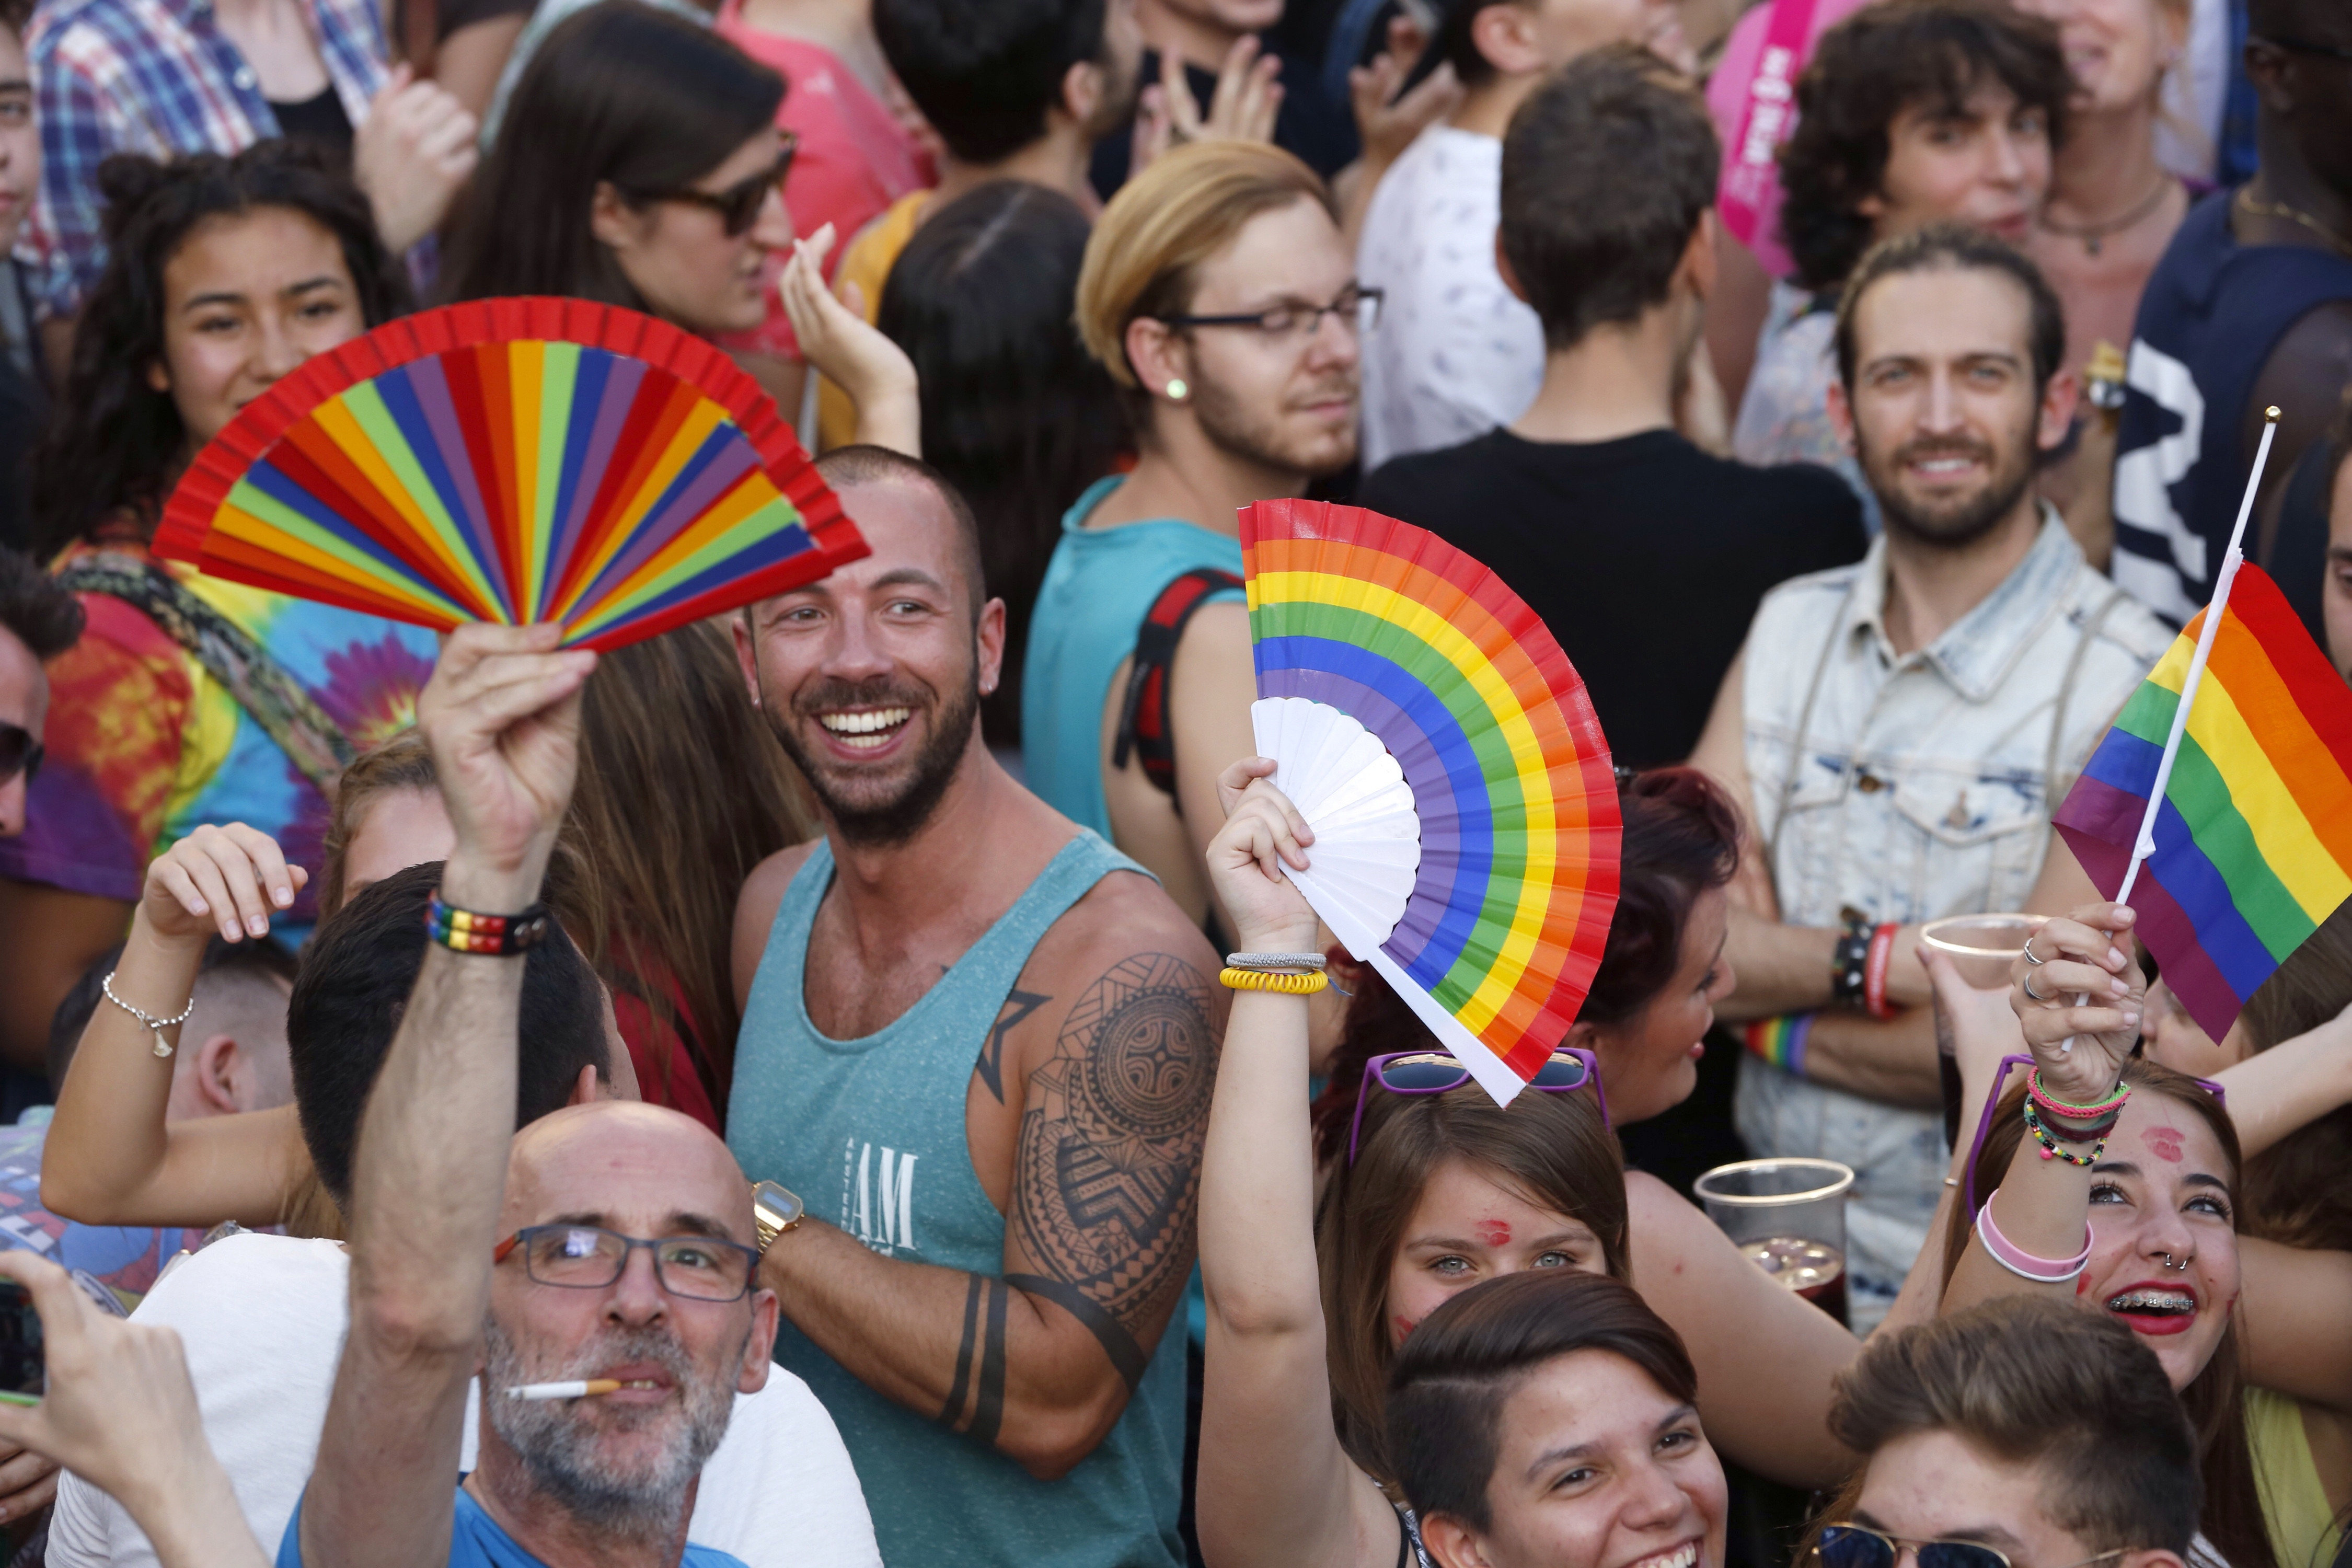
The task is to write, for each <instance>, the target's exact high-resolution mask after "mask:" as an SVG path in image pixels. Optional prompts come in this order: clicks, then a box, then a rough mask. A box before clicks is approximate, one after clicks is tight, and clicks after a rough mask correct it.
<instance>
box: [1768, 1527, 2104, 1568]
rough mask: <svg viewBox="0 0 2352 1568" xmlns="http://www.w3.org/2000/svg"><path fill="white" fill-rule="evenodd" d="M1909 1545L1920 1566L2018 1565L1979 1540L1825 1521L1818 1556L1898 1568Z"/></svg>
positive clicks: (1827, 1561)
mask: <svg viewBox="0 0 2352 1568" xmlns="http://www.w3.org/2000/svg"><path fill="white" fill-rule="evenodd" d="M1906 1546H1907V1547H1909V1548H1910V1549H1911V1550H1912V1552H1914V1553H1916V1558H1917V1562H1918V1565H1919V1568H2014V1564H2012V1563H2011V1562H2010V1560H2009V1558H2008V1556H2007V1554H2006V1553H2003V1552H1996V1551H1994V1550H1993V1549H1992V1548H1991V1547H1990V1546H1987V1545H1984V1544H1983V1543H1982V1542H1975V1541H1906V1540H1905V1539H1904V1538H1903V1537H1901V1536H1898V1535H1885V1534H1881V1533H1880V1532H1879V1531H1875V1530H1872V1529H1870V1528H1868V1527H1867V1526H1865V1525H1860V1524H1825V1525H1823V1526H1822V1539H1821V1544H1820V1546H1819V1547H1818V1548H1817V1549H1816V1551H1815V1552H1814V1555H1815V1556H1817V1557H1819V1558H1820V1559H1821V1564H1822V1568H1895V1563H1896V1562H1897V1561H1899V1560H1900V1559H1901V1557H1902V1555H1903V1549H1904V1548H1905V1547H1906ZM2132 1550H2133V1549H2132V1548H2131V1547H2128V1546H2118V1547H2116V1549H2115V1550H2114V1551H2112V1552H2100V1553H2099V1554H2098V1555H2097V1556H2096V1557H2085V1558H2084V1559H2083V1560H2082V1561H2081V1562H2080V1563H2068V1564H2066V1568H2091V1565H2092V1564H2093V1563H2108V1562H2112V1561H2114V1560H2115V1559H2116V1558H2118V1557H2123V1556H2126V1555H2128V1554H2129V1553H2130V1552H2131V1551H2132Z"/></svg>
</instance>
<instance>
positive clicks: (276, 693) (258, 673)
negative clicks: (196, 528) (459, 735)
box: [58, 552, 352, 791]
mask: <svg viewBox="0 0 2352 1568" xmlns="http://www.w3.org/2000/svg"><path fill="white" fill-rule="evenodd" d="M58 583H60V584H62V585H63V586H65V587H66V588H67V589H68V590H69V591H70V592H73V593H76V594H104V595H108V596H110V597H111V598H116V599H120V600H121V601H122V602H123V603H124V604H126V605H130V606H131V608H132V609H134V610H137V611H138V612H139V613H140V614H141V615H142V616H146V617H147V618H148V619H149V620H151V621H152V622H154V623H155V625H156V626H159V627H161V628H162V629H163V635H164V636H166V637H170V638H171V639H172V640H173V642H175V643H178V644H179V645H180V647H183V648H184V649H185V650H186V651H187V654H188V657H189V658H193V659H194V660H195V661H196V662H197V663H198V664H200V665H202V666H203V667H204V669H205V674H207V675H209V676H211V677H212V678H213V679H215V680H217V681H219V682H220V683H221V685H222V686H224V687H226V689H228V694H229V695H230V696H231V697H234V698H236V704H237V706H238V707H240V708H242V709H244V710H245V711H246V712H247V715H248V716H250V717H251V718H252V720H253V721H254V722H255V723H257V724H258V725H260V726H261V730H262V732H263V733H264V734H266V735H268V737H269V738H270V739H271V740H272V741H274V742H277V743H278V750H279V751H281V752H285V753H286V755H287V758H288V759H289V761H291V762H292V763H293V764H294V765H295V766H296V767H298V768H299V769H301V770H302V773H303V776H304V777H306V778H308V779H309V780H310V782H311V783H312V784H317V785H318V786H319V788H320V790H322V791H323V790H330V789H331V788H332V787H333V784H334V782H335V777H336V775H337V774H339V773H341V772H342V770H343V765H344V764H345V763H349V762H350V761H351V760H352V743H351V742H350V741H348V740H346V739H345V738H344V736H343V732H342V731H341V730H340V729H338V728H337V727H336V725H335V721H333V720H331V719H330V718H328V717H327V715H326V713H325V712H324V711H323V710H320V707H319V704H318V703H317V702H316V701H314V700H312V699H311V696H310V693H309V692H308V691H306V690H304V689H302V685H301V682H299V681H298V680H296V679H294V678H293V676H291V675H289V674H288V673H287V670H286V667H285V666H284V665H281V664H279V663H278V661H277V660H276V659H274V658H270V657H269V653H268V649H266V648H264V647H262V646H261V645H260V644H259V643H257V642H255V641H254V640H253V638H252V637H248V636H247V635H246V632H245V630H244V628H243V627H241V626H237V625H236V623H235V622H233V621H231V620H230V619H229V618H228V617H227V616H224V615H222V614H221V613H220V612H219V611H218V610H215V608H213V607H212V606H211V605H207V604H205V602H204V601H203V600H202V599H199V598H197V597H196V596H195V595H194V594H192V593H190V592H189V591H188V588H187V584H184V583H182V582H181V581H180V580H179V579H178V578H177V577H174V576H173V575H172V574H170V573H169V572H166V571H164V570H163V567H161V566H159V565H157V564H156V563H153V562H152V561H142V560H140V559H139V558H137V557H136V556H130V555H121V554H116V553H113V552H100V553H97V554H94V555H85V556H83V557H82V558H81V559H80V560H79V561H76V562H74V563H72V564H70V565H68V566H67V567H66V568H65V569H64V570H63V571H61V572H59V573H58Z"/></svg>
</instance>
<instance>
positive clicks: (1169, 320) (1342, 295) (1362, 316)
mask: <svg viewBox="0 0 2352 1568" xmlns="http://www.w3.org/2000/svg"><path fill="white" fill-rule="evenodd" d="M1385 298H1387V295H1386V294H1385V293H1384V292H1383V291H1382V290H1381V289H1367V288H1365V287H1363V286H1362V285H1361V284H1359V283H1350V284H1349V285H1348V286H1347V287H1346V288H1345V289H1340V290H1339V298H1338V299H1336V300H1332V301H1331V302H1330V303H1329V304H1328V305H1309V304H1307V303H1306V302H1305V301H1304V300H1295V301H1291V302H1289V303H1286V304H1281V305H1276V306H1275V307H1273V308H1272V309H1271V310H1250V311H1244V312H1243V313H1242V314H1239V315H1233V316H1162V317H1160V325H1162V326H1164V327H1174V328H1185V327H1255V328H1256V329H1257V330H1258V331H1260V332H1263V333H1264V334H1265V336H1267V337H1268V338H1273V339H1276V340H1281V339H1290V338H1297V339H1307V338H1312V337H1313V336H1314V335H1315V334H1316V333H1318V332H1319V331H1322V330H1323V318H1324V317H1326V316H1337V317H1338V318H1339V321H1341V323H1343V324H1344V325H1346V326H1348V327H1349V328H1351V329H1353V330H1354V331H1355V332H1356V334H1357V335H1358V336H1359V337H1360V336H1362V335H1363V334H1364V333H1366V332H1369V331H1371V330H1372V329H1373V328H1374V327H1376V326H1378V325H1380V321H1381V300H1383V299H1385Z"/></svg>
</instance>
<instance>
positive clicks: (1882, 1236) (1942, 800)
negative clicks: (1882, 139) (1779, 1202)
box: [1691, 225, 2170, 1330]
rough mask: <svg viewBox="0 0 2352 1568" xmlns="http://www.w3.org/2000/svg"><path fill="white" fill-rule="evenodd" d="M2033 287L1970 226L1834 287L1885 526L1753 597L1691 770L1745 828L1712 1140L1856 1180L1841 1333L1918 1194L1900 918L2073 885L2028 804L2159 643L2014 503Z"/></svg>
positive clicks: (2026, 418)
mask: <svg viewBox="0 0 2352 1568" xmlns="http://www.w3.org/2000/svg"><path fill="white" fill-rule="evenodd" d="M2065 342H2066V335H2065V323H2064V320H2063V314H2062V312H2061V310H2060V308H2059V304H2058V300H2057V297H2056V296H2055V295H2054V294H2053V293H2052V292H2051V290H2050V287H2049V285H2048V284H2047V283H2045V282H2044V281H2043V280H2042V275H2041V274H2040V273H2039V272H2038V271H2036V270H2035V269H2034V267H2033V264H2032V262H2030V261H2027V260H2026V259H2024V258H2022V257H2021V256H2019V255H2018V254H2017V253H2016V252H2015V251H2013V250H2011V249H2010V248H2009V247H2007V246H2006V245H2004V244H2002V243H2001V242H2000V240H1998V239H1995V238H1992V237H1990V236H1988V235H1985V234H1983V233H1981V232H1979V231H1977V230H1974V229H1970V228H1966V227H1961V226H1954V225H1936V226H1930V227H1927V228H1924V229H1921V230H1918V231H1916V232H1914V233H1912V234H1909V235H1906V236H1903V237H1897V238H1894V239H1890V240H1887V241H1885V243H1884V244H1882V245H1880V246H1879V247H1877V248H1876V249H1874V250H1873V251H1871V252H1870V253H1869V254H1868V255H1867V256H1865V257H1864V258H1863V260H1862V262H1861V264H1860V265H1859V266H1858V267H1857V268H1855V270H1854V272H1853V278H1852V279H1851V281H1850V282H1849V283H1848V284H1847V286H1846V289H1845V295H1844V299H1843V302H1842V303H1841V304H1840V307H1839V311H1838V321H1837V358H1838V370H1839V376H1840V384H1838V385H1837V386H1834V387H1832V391H1831V400H1830V412H1831V416H1832V418H1833V419H1834V420H1836V421H1837V422H1838V424H1839V426H1840V428H1841V430H1842V431H1843V434H1844V436H1845V438H1846V439H1847V441H1848V442H1850V443H1851V445H1852V446H1853V452H1854V456H1855V458H1856V459H1857V460H1858V461H1859V463H1860V464H1861V468H1862V471H1863V474H1864V478H1865V479H1867V480H1868V482H1869V484H1870V487H1871V489H1872V491H1873V492H1874V494H1875V495H1876V497H1877V499H1878V502H1879V506H1880V508H1881V509H1882V510H1883V512H1884V514H1885V522H1886V527H1885V531H1884V532H1882V533H1881V534H1880V535H1879V537H1878V539H1877V540H1876V541H1875V542H1873V544H1872V545H1871V547H1870V552H1869V553H1868V554H1867V555H1865V556H1864V557H1863V560H1862V562H1861V563H1860V564H1859V565H1857V566H1849V567H1842V568H1839V569H1838V570H1835V571H1832V572H1823V573H1817V574H1814V575H1811V576H1809V577H1800V578H1797V579H1796V580H1794V581H1793V582H1790V583H1786V584H1782V585H1781V586H1780V587H1779V588H1777V589H1775V590H1773V592H1772V593H1771V594H1769V595H1767V596H1766V597H1765V600H1764V602H1763V605H1762V606H1761V607H1760V608H1759V609H1758V611H1757V613H1756V619H1755V621H1754V623H1753V625H1752V626H1750V627H1749V630H1748V642H1747V645H1746V647H1745V648H1744V649H1743V650H1742V651H1741V654H1740V657H1739V659H1738V662H1736V663H1735V664H1734V665H1733V666H1732V667H1731V670H1730V672H1729V673H1728V674H1727V676H1726V677H1725V678H1724V683H1723V689H1722V690H1721V691H1720V692H1719V693H1718V694H1717V699H1716V706H1715V711H1714V713H1713V715H1712V716H1711V717H1710V718H1709V719H1708V721H1707V728H1706V733H1705V734H1704V735H1702V736H1701V737H1700V740H1699V745H1698V750H1697V751H1696V752H1695V753H1694V754H1693V756H1692V758H1691V760H1692V762H1693V763H1696V764H1697V765H1698V766H1700V767H1703V768H1705V769H1706V770H1707V771H1708V772H1710V773H1714V774H1715V775H1716V776H1717V778H1718V779H1719V780H1720V781H1721V782H1722V783H1723V784H1725V785H1726V786H1727V788H1728V789H1730V791H1731V792H1732V796H1733V798H1734V799H1737V800H1740V801H1743V802H1746V803H1747V804H1748V807H1749V809H1750V811H1751V812H1752V814H1753V816H1754V823H1753V827H1754V831H1753V832H1752V833H1751V834H1750V835H1749V837H1748V840H1747V844H1746V847H1745V850H1744V856H1745V864H1744V865H1743V867H1742V871H1741V876H1740V879H1739V880H1738V882H1736V883H1735V884H1734V889H1735V891H1734V895H1733V897H1734V906H1733V910H1732V920H1731V928H1730V933H1729V940H1728V941H1727V942H1726V944H1725V949H1724V956H1725V957H1726V958H1727V960H1728V961H1729V962H1730V963H1731V965H1732V967H1733V969H1734V970H1735V971H1736V972H1737V973H1738V977H1739V978H1738V987H1737V988H1736V989H1735V990H1734V992H1733V993H1732V994H1731V996H1730V997H1729V998H1728V999H1727V1001H1725V1002H1723V1003H1721V1004H1719V1005H1717V1016H1721V1017H1724V1018H1727V1019H1729V1020H1734V1021H1745V1022H1746V1024H1747V1028H1748V1047H1749V1050H1750V1052H1751V1056H1750V1057H1749V1058H1747V1059H1743V1060H1742V1062H1741V1063H1740V1068H1741V1071H1740V1076H1739V1089H1738V1125H1739V1131H1740V1135H1741V1137H1742V1139H1743V1140H1745V1142H1747V1144H1748V1150H1749V1152H1751V1153H1754V1154H1757V1155H1820V1156H1826V1157H1828V1158H1830V1159H1833V1160H1840V1161H1843V1162H1844V1163H1846V1164H1848V1165H1851V1166H1853V1168H1854V1170H1855V1171H1856V1173H1858V1174H1859V1176H1860V1178H1861V1179H1860V1180H1859V1181H1858V1182H1857V1183H1856V1184H1855V1186H1854V1190H1853V1197H1852V1199H1851V1202H1850V1204H1849V1207H1848V1210H1847V1219H1846V1228H1847V1238H1848V1249H1847V1260H1846V1262H1847V1274H1848V1277H1849V1283H1850V1293H1849V1300H1850V1301H1851V1303H1852V1308H1853V1326H1854V1327H1855V1328H1857V1329H1861V1330H1867V1329H1868V1328H1870V1327H1871V1326H1873V1325H1874V1324H1875V1323H1876V1322H1877V1321H1878V1320H1879V1318H1880V1317H1881V1316H1882V1315H1883V1314H1884V1313H1885V1310H1886V1309H1887V1308H1888V1306H1889V1305H1891V1304H1892V1302H1893V1300H1894V1298H1895V1290H1896V1288H1897V1287H1898V1286H1899V1285H1900V1283H1901V1281H1902V1279H1903V1276H1904V1274H1905V1272H1906V1270H1907V1269H1908V1268H1910V1265H1911V1261H1912V1258H1913V1257H1914V1256H1915V1255H1916V1253H1917V1251H1918V1248H1919V1246H1920V1244H1921V1242H1922V1241H1923V1240H1924V1239H1925V1237H1926V1235H1927V1226H1928V1222H1929V1219H1930V1217H1931V1215H1933V1212H1934V1210H1935V1207H1936V1201H1937V1196H1938V1195H1939V1194H1940V1193H1941V1192H1942V1190H1943V1189H1942V1184H1941V1178H1942V1176H1943V1173H1944V1167H1945V1163H1946V1156H1945V1151H1944V1143H1943V1129H1942V1125H1941V1121H1940V1118H1939V1117H1938V1116H1937V1114H1936V1108H1937V1103H1938V1100H1939V1092H1938V1084H1937V1061H1936V1044H1935V1037H1934V1028H1933V1023H1932V1017H1931V1015H1930V1013H1929V1010H1928V1006H1927V1001H1928V994H1927V975H1926V973H1925V971H1924V970H1923V968H1922V967H1921V965H1920V963H1918V945H1917V942H1918V930H1917V926H1918V922H1920V921H1929V920H1935V919H1937V918H1939V917H1941V916H1945V915H1955V914H1965V913H1969V912H1973V911H1978V910H2042V911H2044V912H2049V913H2055V912H2058V911H2060V910H2066V909H2069V908H2072V907H2073V906H2074V904H2075V903H2077V902H2079V901H2081V900H2086V899H2089V898H2091V897H2093V896H2095V895H2094V894H2093V893H2092V890H2091V887H2090V883H2089V879H2087V878H2085V877H2084V875H2083V872H2082V869H2081V868H2080V867H2078V866H2077V865H2076V864H2075V863H2074V857H2073V856H2072V855H2069V854H2067V853H2065V852H2064V851H2063V849H2062V850H2060V851H2059V852H2058V853H2056V854H2051V853H2050V852H2049V851H2050V847H2051V835H2050V811H2051V808H2052V807H2053V805H2055V804H2056V803H2057V802H2058V801H2059V800H2062V799H2063V798H2064V796H2065V794H2066V791H2067V789H2068V788H2069V787H2070V786H2071V785H2072V784H2073V783H2074V776H2075V774H2076V773H2078V772H2079V771H2080V769H2081V767H2082V764H2083V763H2084V760H2085V759H2086V758H2087V757H2088V756H2089V754H2090V752H2091V749H2092V747H2093V746H2095V744H2096V743H2097V742H2098V739H2099V737H2100V735H2101V734H2102V733H2103V732H2104V731H2105V729H2106V727H2107V724H2108V721H2110V720H2112V719H2113V718H2114V717H2115V714H2116V710H2117V709H2118V708H2120V707H2121V706H2122V705H2123V702H2124V700H2125V699H2126V697H2128V696H2129V695H2130V694H2131V692H2132V690H2133V689H2135V688H2136V687H2137V685H2138V684H2139V682H2140V680H2141V679H2142V678H2143V677H2144V676H2145V675H2146V674H2147V670H2148V668H2149V667H2150V666H2151V665H2153V664H2154V663H2155V662H2156V659H2157V658H2158V656H2159V655H2160V654H2161V653H2162V652H2163V651H2164V648H2165V647H2166V645H2167V643H2168V641H2169V640H2170V639H2169V637H2168V635H2167V633H2166V632H2165V630H2164V628H2163V627H2162V626H2159V625H2158V622H2157V621H2156V619H2155V617H2154V616H2151V615H2149V614H2148V613H2147V611H2146V610H2145V609H2143V608H2141V607H2140V605H2138V604H2137V602H2135V601H2133V600H2132V599H2130V598H2129V597H2128V596H2126V595H2124V594H2123V593H2122V592H2121V591H2120V590H2118V589H2117V588H2116V586H2115V584H2112V583H2110V582H2108V581H2107V580H2106V579H2105V577H2103V576H2101V575H2100V574H2098V573H2097V572H2096V571H2095V570H2093V569H2092V567H2091V566H2090V565H2089V563H2086V562H2085V561H2084V559H2083V553H2082V552H2081V551H2080V550H2079V549H2078V548H2076V546H2075V544H2074V540H2073V538H2072V537H2071V536H2070V535H2069V534H2068V533H2067V531H2066V528H2065V525H2064V523H2063V521H2062V520H2061V519H2060V518H2059V517H2058V515H2057V513H2056V511H2055V510H2053V509H2052V508H2050V507H2049V506H2048V505H2047V504H2046V503H2044V502H2042V501H2041V500H2038V499H2037V498H2036V496H2035V495H2034V492H2033V477H2034V470H2035V467H2036V462H2037V458H2038V457H2039V455H2040V454H2041V453H2043V452H2047V451H2050V450H2052V449H2053V448H2054V447H2056V446H2057V445H2058V444H2059V443H2060V442H2061V441H2062V440H2063V439H2064V437H2065V435H2066V430H2067V426H2068V422H2069V421H2070V420H2071V418H2072V417H2073V415H2074V398H2075V385H2074V377H2073V375H2072V374H2071V373H2069V372H2067V371H2065V370H2064V369H2063V368H2062V367H2063V353H2064V348H2065Z"/></svg>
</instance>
